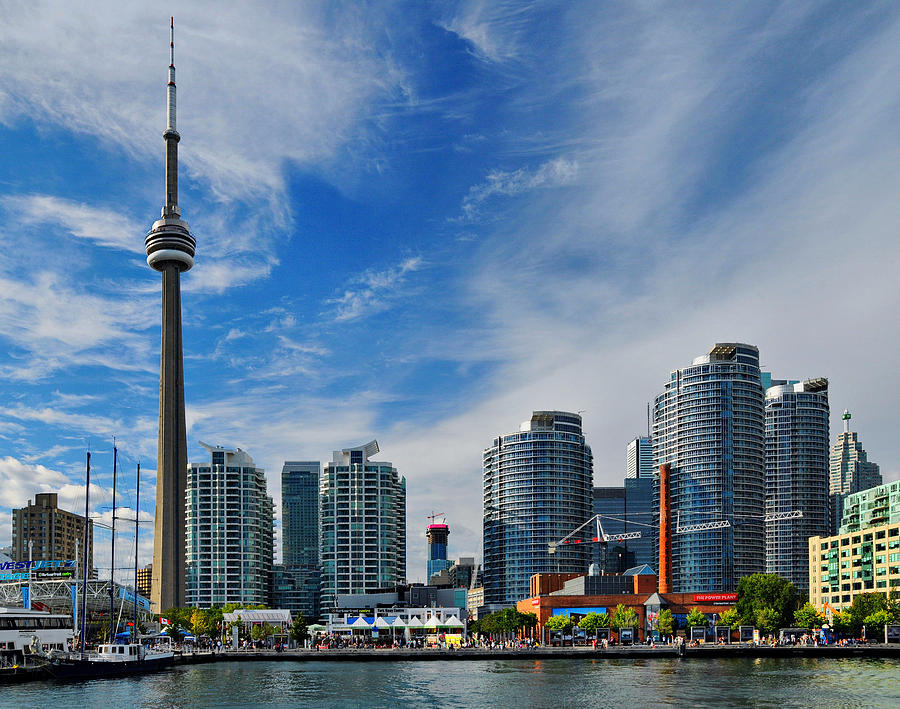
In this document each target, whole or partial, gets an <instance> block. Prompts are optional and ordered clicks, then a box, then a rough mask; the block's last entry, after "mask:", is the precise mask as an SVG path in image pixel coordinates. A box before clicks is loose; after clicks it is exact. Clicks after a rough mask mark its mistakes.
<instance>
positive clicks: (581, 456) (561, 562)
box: [483, 411, 593, 605]
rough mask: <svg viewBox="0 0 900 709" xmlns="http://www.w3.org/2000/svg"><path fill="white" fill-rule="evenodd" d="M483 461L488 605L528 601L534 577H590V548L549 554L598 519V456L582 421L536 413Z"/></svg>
mask: <svg viewBox="0 0 900 709" xmlns="http://www.w3.org/2000/svg"><path fill="white" fill-rule="evenodd" d="M483 462H484V596H485V602H486V603H487V604H489V605H490V604H510V603H515V602H517V601H519V600H521V599H523V598H527V597H528V595H529V579H530V578H531V576H532V574H537V573H553V572H581V573H587V571H588V566H589V565H590V562H591V545H589V544H584V545H571V546H564V547H563V546H560V547H558V548H557V550H556V553H555V554H550V552H549V547H550V544H552V543H555V542H558V541H559V540H560V539H562V538H563V537H565V536H566V535H568V534H569V532H572V531H573V530H574V529H576V528H577V527H578V526H580V525H581V524H583V523H584V522H586V521H587V520H588V519H589V518H590V517H591V515H592V514H593V511H592V507H591V505H592V492H593V457H592V454H591V449H590V446H588V445H586V444H585V441H584V434H583V433H582V428H581V416H579V415H578V414H573V413H568V412H565V411H535V412H533V413H532V415H531V419H530V420H528V421H525V422H524V423H523V424H522V425H521V426H520V428H519V431H518V432H516V433H508V434H506V435H502V436H498V437H497V438H495V439H494V440H493V442H492V444H491V446H490V448H486V449H485V450H484V455H483Z"/></svg>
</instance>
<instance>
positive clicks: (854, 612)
mask: <svg viewBox="0 0 900 709" xmlns="http://www.w3.org/2000/svg"><path fill="white" fill-rule="evenodd" d="M887 607H888V603H887V599H886V598H885V597H884V596H882V595H881V594H880V593H860V594H859V595H857V596H854V597H853V603H851V604H850V607H849V608H845V609H844V612H843V613H842V615H843V616H845V618H846V621H847V625H848V626H849V627H848V630H849V632H850V633H851V634H853V635H857V636H858V635H859V634H860V633H861V632H862V627H863V625H865V624H866V618H868V617H869V616H870V615H874V614H875V613H878V612H879V611H884V610H887Z"/></svg>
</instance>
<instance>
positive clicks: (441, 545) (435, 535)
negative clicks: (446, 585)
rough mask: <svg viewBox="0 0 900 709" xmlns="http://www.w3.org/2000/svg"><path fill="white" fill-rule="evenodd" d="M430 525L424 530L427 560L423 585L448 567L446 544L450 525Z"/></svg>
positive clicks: (443, 523) (442, 523) (444, 523)
mask: <svg viewBox="0 0 900 709" xmlns="http://www.w3.org/2000/svg"><path fill="white" fill-rule="evenodd" d="M431 522H432V523H431V524H429V525H428V526H427V527H426V528H425V538H426V539H427V540H428V559H427V560H426V563H425V584H426V585H427V584H428V583H430V582H431V577H432V576H434V575H435V574H439V573H441V571H443V570H444V569H447V568H449V567H450V562H449V561H447V542H448V540H449V539H450V525H448V524H447V523H446V522H441V523H436V522H435V521H434V520H433V519H432V521H431Z"/></svg>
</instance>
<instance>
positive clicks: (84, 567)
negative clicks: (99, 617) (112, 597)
mask: <svg viewBox="0 0 900 709" xmlns="http://www.w3.org/2000/svg"><path fill="white" fill-rule="evenodd" d="M86 467H87V469H86V472H85V480H84V549H83V551H82V552H81V560H82V561H81V639H80V640H79V643H78V644H79V645H80V646H81V659H82V660H83V659H84V641H85V640H86V639H87V638H86V633H85V631H86V630H87V578H88V535H89V533H90V531H89V527H90V523H91V516H90V513H91V510H90V502H89V500H90V493H91V452H90V451H88V452H87V466H86Z"/></svg>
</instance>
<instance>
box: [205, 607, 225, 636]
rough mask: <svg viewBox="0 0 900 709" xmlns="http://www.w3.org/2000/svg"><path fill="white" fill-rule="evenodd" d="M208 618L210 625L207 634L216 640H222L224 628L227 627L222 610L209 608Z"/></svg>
mask: <svg viewBox="0 0 900 709" xmlns="http://www.w3.org/2000/svg"><path fill="white" fill-rule="evenodd" d="M206 618H207V623H208V630H207V631H206V632H207V634H208V635H209V636H210V637H211V638H213V639H214V640H215V639H218V638H220V637H221V636H222V628H223V627H224V625H225V619H224V617H223V615H222V609H221V608H219V607H218V606H213V607H212V608H209V609H208V610H207V611H206Z"/></svg>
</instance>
